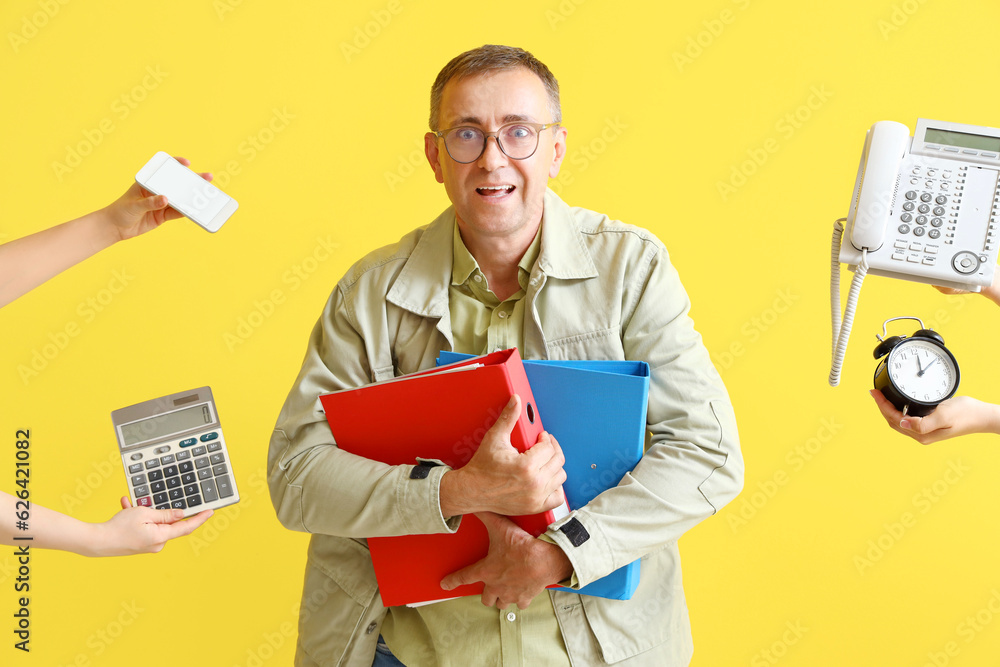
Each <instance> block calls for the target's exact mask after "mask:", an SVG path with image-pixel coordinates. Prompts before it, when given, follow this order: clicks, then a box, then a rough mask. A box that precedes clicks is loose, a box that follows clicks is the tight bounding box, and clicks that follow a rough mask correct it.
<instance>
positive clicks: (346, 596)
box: [296, 535, 385, 667]
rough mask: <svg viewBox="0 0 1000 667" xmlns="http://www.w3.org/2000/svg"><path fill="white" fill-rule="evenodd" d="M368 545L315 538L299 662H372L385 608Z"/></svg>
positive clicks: (301, 619)
mask: <svg viewBox="0 0 1000 667" xmlns="http://www.w3.org/2000/svg"><path fill="white" fill-rule="evenodd" d="M377 591H378V589H377V584H376V582H375V574H374V571H373V570H372V566H371V559H370V557H369V555H368V549H367V548H365V547H364V546H363V545H362V544H360V543H358V542H357V541H355V540H352V539H348V538H337V537H330V536H324V535H316V536H314V537H313V539H312V541H311V542H310V545H309V560H308V563H307V565H306V576H305V582H304V584H303V590H302V603H301V605H300V607H299V646H298V651H299V652H300V653H301V652H304V653H305V654H306V655H307V656H308V660H303V659H302V657H301V656H299V657H297V659H296V663H305V664H311V663H310V662H309V661H310V660H311V661H312V662H313V663H315V664H317V665H322V666H323V667H327V666H333V665H355V664H357V665H360V664H365V662H364V661H365V659H367V664H368V665H370V664H371V660H372V656H373V655H374V652H375V643H376V641H377V640H378V628H379V627H380V626H381V623H382V617H383V616H384V613H385V609H384V607H382V605H381V604H380V603H378V602H377V600H376V598H377Z"/></svg>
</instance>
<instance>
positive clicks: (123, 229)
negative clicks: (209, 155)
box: [98, 157, 212, 242]
mask: <svg viewBox="0 0 1000 667" xmlns="http://www.w3.org/2000/svg"><path fill="white" fill-rule="evenodd" d="M176 159H177V161H178V162H180V163H181V164H182V165H184V166H185V167H188V166H190V165H191V161H190V160H188V159H186V158H182V157H179V158H176ZM199 176H201V177H202V178H203V179H205V180H206V181H211V180H212V174H209V173H203V174H199ZM169 203H170V202H168V201H167V198H166V197H165V196H164V195H154V194H152V193H150V192H149V191H148V190H146V189H145V188H143V187H142V186H140V185H139V184H138V183H133V184H132V185H131V187H129V189H128V190H126V191H125V194H123V195H122V196H121V197H119V198H118V199H116V200H115V201H114V202H112V203H111V204H109V205H108V206H106V207H105V208H103V209H101V210H100V211H98V214H99V215H100V216H101V220H102V221H103V222H105V223H106V224H107V225H108V227H107V229H108V233H109V234H110V235H111V236H112V242H115V241H124V240H125V239H130V238H133V237H135V236H139V235H140V234H144V233H146V232H148V231H149V230H151V229H155V228H156V227H159V226H160V225H161V224H163V223H164V222H166V221H167V220H173V219H175V218H180V217H182V215H181V213H180V212H179V211H177V210H176V209H173V208H168V206H169Z"/></svg>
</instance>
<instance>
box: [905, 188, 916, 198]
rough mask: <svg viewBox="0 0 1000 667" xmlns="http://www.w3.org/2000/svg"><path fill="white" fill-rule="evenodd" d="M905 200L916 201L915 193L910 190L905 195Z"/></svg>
mask: <svg viewBox="0 0 1000 667" xmlns="http://www.w3.org/2000/svg"><path fill="white" fill-rule="evenodd" d="M906 198H907V199H911V200H912V199H916V198H917V193H916V192H915V191H914V190H910V191H909V192H907V193H906Z"/></svg>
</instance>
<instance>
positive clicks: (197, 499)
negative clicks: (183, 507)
mask: <svg viewBox="0 0 1000 667" xmlns="http://www.w3.org/2000/svg"><path fill="white" fill-rule="evenodd" d="M187 504H188V507H197V506H198V505H201V496H188V499H187Z"/></svg>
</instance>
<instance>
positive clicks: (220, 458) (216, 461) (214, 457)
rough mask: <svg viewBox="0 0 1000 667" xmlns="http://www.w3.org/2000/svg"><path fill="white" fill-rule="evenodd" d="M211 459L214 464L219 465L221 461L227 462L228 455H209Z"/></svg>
mask: <svg viewBox="0 0 1000 667" xmlns="http://www.w3.org/2000/svg"><path fill="white" fill-rule="evenodd" d="M209 460H211V461H212V465H218V464H220V463H225V462H226V457H225V456H223V455H222V454H221V453H219V454H212V455H211V456H210V457H209Z"/></svg>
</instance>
